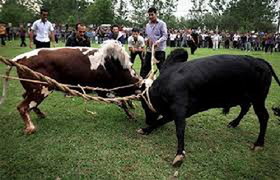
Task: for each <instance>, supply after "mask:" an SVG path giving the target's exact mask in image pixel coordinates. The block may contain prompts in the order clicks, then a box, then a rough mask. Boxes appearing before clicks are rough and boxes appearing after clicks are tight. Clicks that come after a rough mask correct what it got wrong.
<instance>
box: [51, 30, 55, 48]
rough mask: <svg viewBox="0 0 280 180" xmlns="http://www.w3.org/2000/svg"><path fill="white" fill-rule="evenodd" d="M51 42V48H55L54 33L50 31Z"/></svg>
mask: <svg viewBox="0 0 280 180" xmlns="http://www.w3.org/2000/svg"><path fill="white" fill-rule="evenodd" d="M51 42H52V45H53V47H55V38H54V31H51Z"/></svg>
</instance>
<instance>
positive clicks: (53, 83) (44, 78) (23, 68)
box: [0, 57, 140, 104]
mask: <svg viewBox="0 0 280 180" xmlns="http://www.w3.org/2000/svg"><path fill="white" fill-rule="evenodd" d="M0 61H1V62H3V63H4V64H6V65H8V66H16V67H17V68H18V69H19V70H20V71H23V72H26V73H29V74H30V75H32V76H33V77H35V78H36V79H38V80H40V81H43V82H46V83H47V84H48V85H49V86H50V87H51V88H56V89H58V90H60V91H63V92H66V93H67V94H69V95H72V96H79V97H82V98H84V99H85V100H94V101H100V102H105V103H117V104H118V103H120V101H128V100H136V99H139V98H140V95H139V94H138V95H131V96H126V97H118V98H102V97H94V96H90V95H87V94H83V93H80V92H78V91H76V90H72V89H70V88H69V87H68V86H67V85H65V84H61V83H59V82H57V81H56V80H54V79H52V78H50V77H48V76H44V75H43V74H41V73H39V72H35V71H33V70H32V69H30V68H28V67H26V66H24V65H21V64H19V63H17V62H14V61H11V60H8V59H5V58H3V57H0ZM31 81H33V80H31ZM76 87H79V86H76Z"/></svg>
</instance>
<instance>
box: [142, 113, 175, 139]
mask: <svg viewBox="0 0 280 180" xmlns="http://www.w3.org/2000/svg"><path fill="white" fill-rule="evenodd" d="M170 121H172V118H170V117H164V116H162V117H161V118H160V119H158V120H156V121H154V123H153V124H151V125H149V126H148V127H146V128H141V129H138V130H137V132H138V133H139V134H142V135H148V134H150V133H151V132H152V131H153V130H155V129H157V128H159V127H161V126H163V125H164V124H166V123H168V122H170Z"/></svg>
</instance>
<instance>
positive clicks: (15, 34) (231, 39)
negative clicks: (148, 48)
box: [0, 23, 280, 53]
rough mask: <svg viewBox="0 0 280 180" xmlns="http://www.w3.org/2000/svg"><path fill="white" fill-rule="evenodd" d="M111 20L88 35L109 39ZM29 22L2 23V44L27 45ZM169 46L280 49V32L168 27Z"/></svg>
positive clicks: (61, 35)
mask: <svg viewBox="0 0 280 180" xmlns="http://www.w3.org/2000/svg"><path fill="white" fill-rule="evenodd" d="M54 27H55V31H54V35H55V41H56V43H58V41H62V42H66V40H67V38H68V37H69V36H70V35H71V34H72V32H73V31H74V30H75V27H71V26H68V25H63V26H60V25H56V26H54ZM113 28H116V27H111V25H109V24H105V25H101V26H99V27H87V29H86V32H85V36H87V37H88V38H89V39H90V41H91V43H92V44H95V43H98V44H101V43H102V42H103V41H105V40H108V39H109V38H110V36H111V35H112V30H113ZM118 28H119V32H120V33H122V34H123V39H122V41H123V43H127V42H128V37H129V36H130V35H131V34H132V32H131V30H132V28H124V27H123V26H119V27H118ZM139 30H140V32H139V33H140V35H142V36H143V37H144V38H145V33H144V28H143V29H139ZM28 33H29V26H26V27H24V26H23V25H20V26H19V27H11V26H9V25H5V24H3V23H2V24H1V23H0V41H1V44H0V45H2V46H4V45H5V41H11V40H15V39H21V40H22V41H21V44H20V46H26V44H25V37H28V36H27V34H28ZM167 46H169V47H190V48H191V49H192V51H193V52H194V51H195V50H196V48H210V49H213V50H218V49H220V48H225V49H240V50H242V51H264V52H270V53H272V52H280V33H266V32H254V31H251V32H245V33H239V32H224V31H222V32H218V31H202V30H197V29H181V30H178V29H168V39H167Z"/></svg>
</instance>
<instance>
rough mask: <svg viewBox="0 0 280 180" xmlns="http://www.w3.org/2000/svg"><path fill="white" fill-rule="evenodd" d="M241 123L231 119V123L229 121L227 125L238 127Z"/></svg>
mask: <svg viewBox="0 0 280 180" xmlns="http://www.w3.org/2000/svg"><path fill="white" fill-rule="evenodd" d="M238 124H239V123H236V122H235V121H231V122H230V123H228V125H227V127H228V128H236V127H237V126H238Z"/></svg>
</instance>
